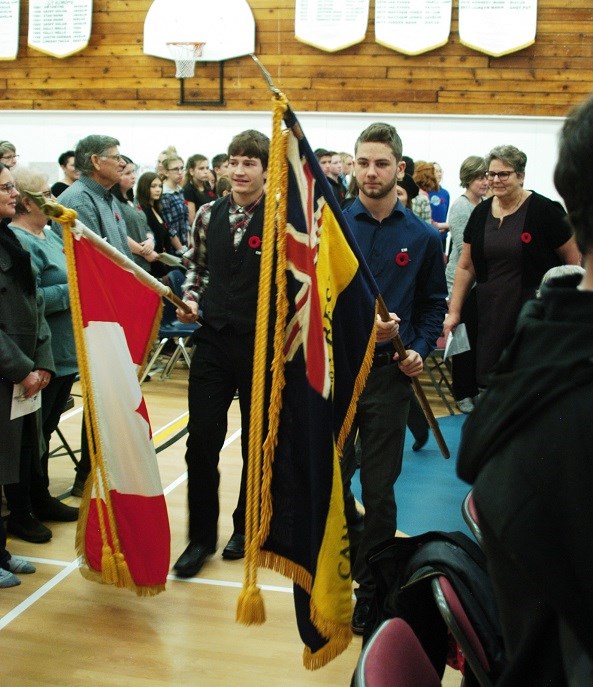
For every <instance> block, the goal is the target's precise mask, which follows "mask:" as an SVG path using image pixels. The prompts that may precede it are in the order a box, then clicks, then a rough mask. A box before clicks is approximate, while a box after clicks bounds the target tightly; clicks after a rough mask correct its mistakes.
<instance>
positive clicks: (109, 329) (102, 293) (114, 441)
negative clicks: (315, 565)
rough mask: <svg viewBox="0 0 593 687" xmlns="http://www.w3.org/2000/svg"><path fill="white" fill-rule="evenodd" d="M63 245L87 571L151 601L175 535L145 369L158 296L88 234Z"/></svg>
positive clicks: (80, 541)
mask: <svg viewBox="0 0 593 687" xmlns="http://www.w3.org/2000/svg"><path fill="white" fill-rule="evenodd" d="M93 238H94V237H93ZM64 242H65V248H66V255H67V262H68V279H69V284H70V294H71V305H72V319H73V326H74V333H75V338H76V346H77V355H78V361H79V369H80V376H81V381H82V386H83V394H84V408H85V411H84V412H85V421H86V423H87V425H86V426H87V434H88V435H89V448H90V451H91V463H92V470H91V476H90V477H89V479H88V481H87V484H86V487H85V492H84V496H83V500H82V503H81V514H80V518H79V521H78V531H77V537H76V540H77V549H78V553H79V555H81V557H82V558H83V562H84V565H83V567H82V572H83V574H84V575H85V576H87V577H90V578H92V579H98V580H99V579H100V581H102V582H107V583H110V584H114V585H116V586H120V587H129V588H131V589H133V590H135V591H136V592H137V593H138V594H141V595H153V594H156V593H158V592H160V591H162V590H163V589H164V586H165V582H166V578H167V573H168V570H169V563H170V531H169V520H168V515H167V507H166V503H165V497H164V494H163V489H162V485H161V479H160V475H159V470H158V465H157V460H156V452H155V449H154V445H153V442H152V431H151V427H150V420H149V418H148V413H147V410H146V405H145V403H144V399H143V397H142V392H141V389H140V384H139V382H138V370H139V369H140V367H141V366H142V365H143V364H144V363H145V361H146V357H147V354H148V351H149V348H150V345H151V342H152V340H153V337H154V335H155V332H156V329H157V328H158V324H159V320H160V308H161V297H160V295H159V294H158V293H156V292H155V291H153V290H152V289H150V288H149V287H148V286H146V285H145V284H143V283H141V282H140V281H138V279H137V278H136V277H135V276H134V275H133V274H132V273H131V272H130V271H128V270H126V269H124V268H122V267H121V266H120V265H118V264H115V263H114V262H112V260H110V259H109V258H108V257H106V256H105V255H104V254H103V253H102V252H101V251H100V250H99V249H98V248H97V247H96V246H95V245H94V242H93V241H91V240H89V239H87V238H86V237H84V236H83V237H81V238H79V239H76V240H75V239H73V237H72V235H71V234H70V232H69V231H64Z"/></svg>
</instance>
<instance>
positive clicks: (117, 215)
mask: <svg viewBox="0 0 593 687" xmlns="http://www.w3.org/2000/svg"><path fill="white" fill-rule="evenodd" d="M113 214H114V215H115V219H116V220H117V221H118V222H119V220H120V219H121V217H120V216H119V213H118V212H117V210H116V211H115V212H114V213H113Z"/></svg>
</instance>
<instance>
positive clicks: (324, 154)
mask: <svg viewBox="0 0 593 687" xmlns="http://www.w3.org/2000/svg"><path fill="white" fill-rule="evenodd" d="M328 156H331V153H330V152H329V150H326V149H325V148H316V149H315V157H316V158H317V159H318V160H321V158H322V157H328Z"/></svg>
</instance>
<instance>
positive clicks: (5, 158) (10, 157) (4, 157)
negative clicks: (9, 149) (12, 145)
mask: <svg viewBox="0 0 593 687" xmlns="http://www.w3.org/2000/svg"><path fill="white" fill-rule="evenodd" d="M19 157H20V156H19V155H3V156H2V157H0V160H18V159H19Z"/></svg>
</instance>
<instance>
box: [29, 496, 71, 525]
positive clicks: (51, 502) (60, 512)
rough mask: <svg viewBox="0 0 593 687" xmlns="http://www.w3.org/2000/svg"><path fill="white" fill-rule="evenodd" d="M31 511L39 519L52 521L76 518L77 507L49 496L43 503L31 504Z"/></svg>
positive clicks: (65, 520)
mask: <svg viewBox="0 0 593 687" xmlns="http://www.w3.org/2000/svg"><path fill="white" fill-rule="evenodd" d="M33 513H34V515H35V517H36V518H38V519H39V520H53V521H54V522H74V521H75V520H78V508H74V506H67V505H66V504H65V503H62V502H61V501H60V499H57V498H56V497H55V496H50V497H49V498H48V499H46V500H45V501H44V502H43V503H41V504H39V505H35V506H33Z"/></svg>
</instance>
